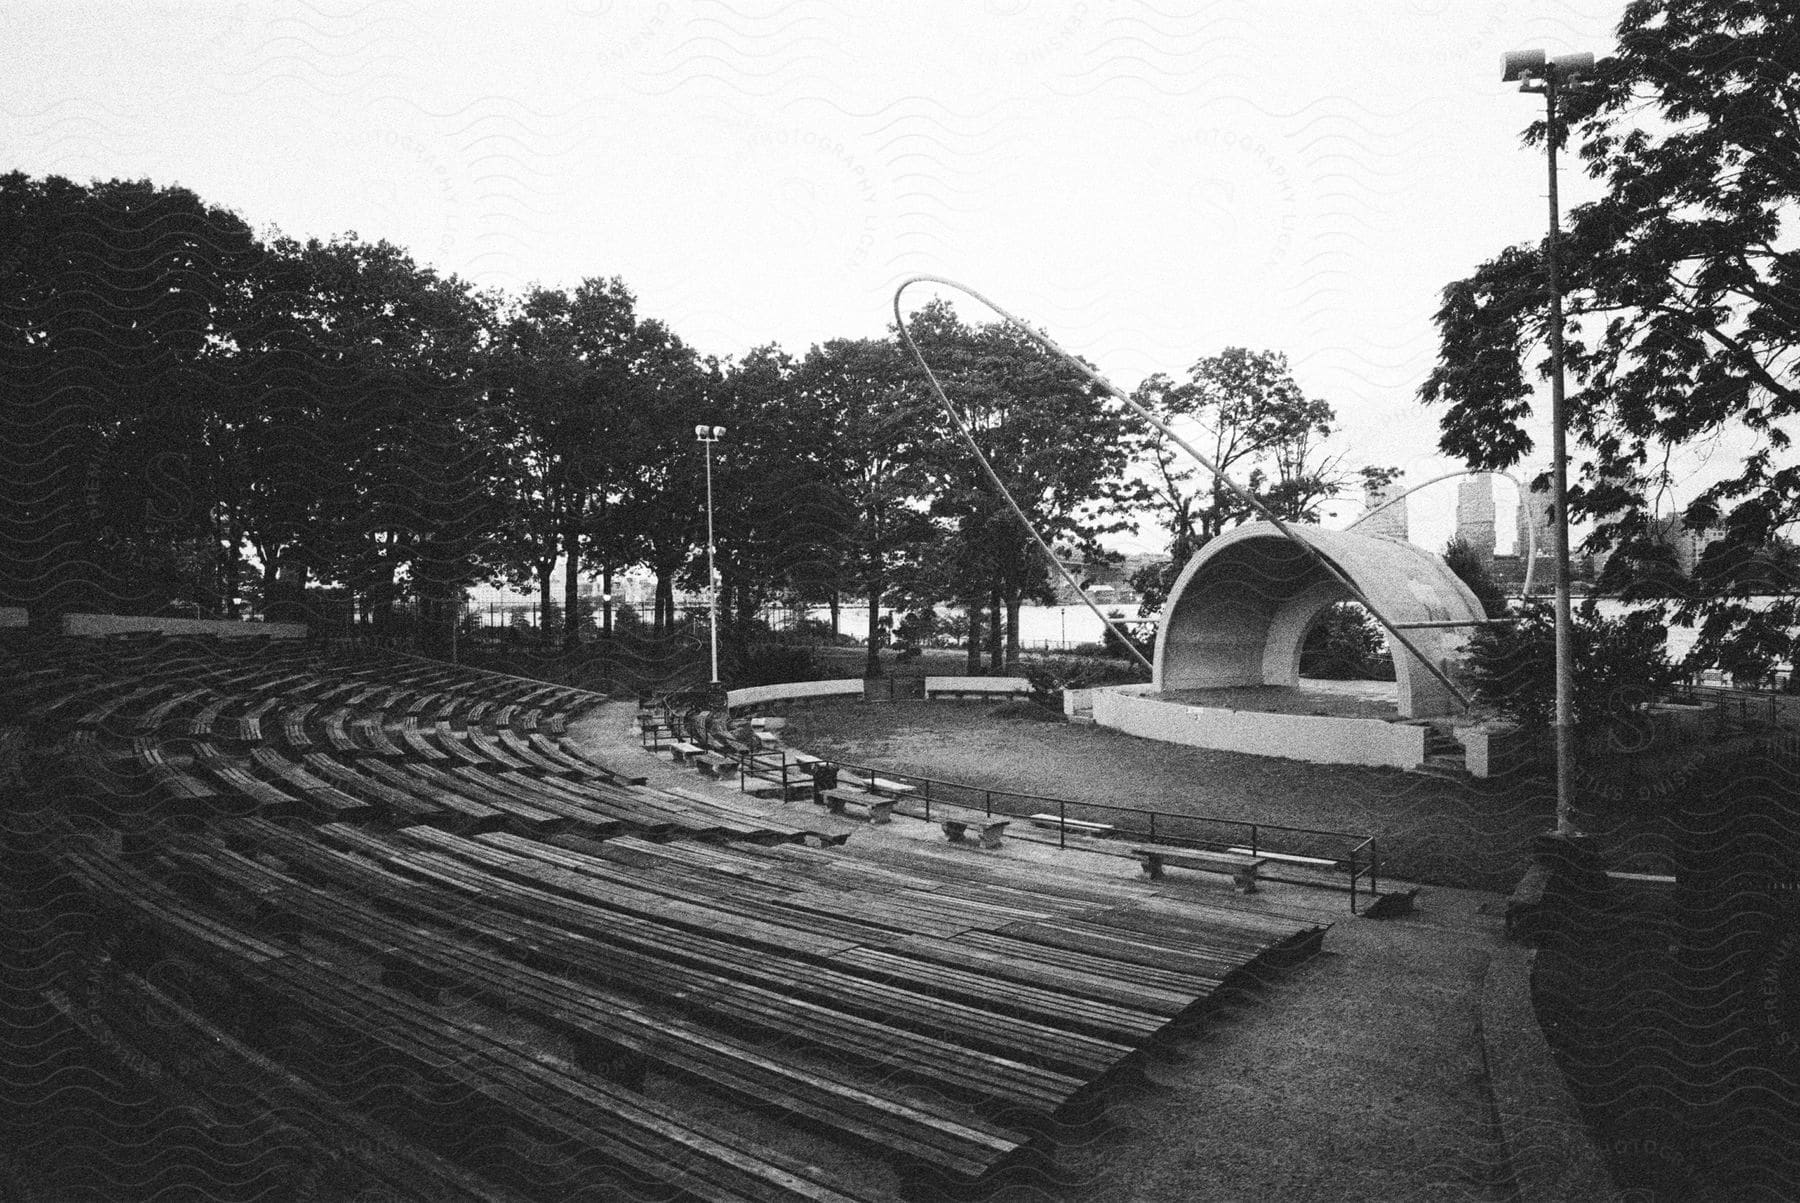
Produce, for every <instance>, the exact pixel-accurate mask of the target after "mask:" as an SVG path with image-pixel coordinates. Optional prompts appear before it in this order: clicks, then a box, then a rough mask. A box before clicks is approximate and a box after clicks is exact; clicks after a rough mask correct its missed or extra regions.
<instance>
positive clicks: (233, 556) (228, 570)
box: [225, 515, 244, 618]
mask: <svg viewBox="0 0 1800 1203" xmlns="http://www.w3.org/2000/svg"><path fill="white" fill-rule="evenodd" d="M225 533H226V538H227V539H229V540H230V543H229V546H227V547H226V548H225V617H227V618H236V617H237V616H238V574H239V571H240V570H241V569H242V567H243V564H242V562H241V560H240V559H239V557H238V548H239V547H240V546H241V545H242V544H243V542H244V531H243V528H242V527H241V526H239V525H238V520H237V517H236V516H235V515H234V516H233V517H232V518H231V519H230V521H229V522H227V523H226V527H225Z"/></svg>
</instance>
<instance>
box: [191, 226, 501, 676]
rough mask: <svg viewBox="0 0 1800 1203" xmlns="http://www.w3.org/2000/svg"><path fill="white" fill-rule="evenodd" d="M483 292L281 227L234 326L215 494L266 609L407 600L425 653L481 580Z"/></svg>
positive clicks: (386, 605)
mask: <svg viewBox="0 0 1800 1203" xmlns="http://www.w3.org/2000/svg"><path fill="white" fill-rule="evenodd" d="M490 303H491V302H490V299H489V298H485V297H482V296H479V295H477V294H476V293H475V292H474V291H473V290H472V289H471V288H470V287H469V286H468V285H467V284H466V283H465V282H463V281H461V280H458V279H457V278H455V277H443V276H440V275H438V274H437V272H435V271H433V270H432V269H430V268H426V267H421V266H419V265H418V264H416V263H414V262H413V260H412V259H411V257H410V256H409V255H407V254H406V253H405V252H404V251H403V250H401V249H400V248H398V247H395V246H393V245H391V244H389V243H387V242H377V243H373V244H370V243H365V242H362V241H360V240H359V239H357V237H356V236H355V235H354V234H347V235H344V236H342V237H339V238H334V239H332V240H330V241H328V242H325V241H320V240H318V239H310V240H308V241H306V242H304V243H301V242H298V241H295V240H293V239H288V238H282V237H279V236H278V237H276V238H275V239H273V240H272V241H271V242H270V243H269V245H268V247H267V248H266V253H265V254H264V256H263V257H262V259H261V260H260V262H259V263H258V265H257V271H256V272H255V273H254V275H253V277H252V279H251V281H250V284H249V287H248V288H247V289H246V290H245V294H244V297H243V300H242V305H241V307H240V308H239V310H238V311H237V313H236V317H237V320H236V321H235V323H234V325H233V326H232V328H231V330H230V332H229V338H230V343H231V346H232V348H233V353H234V364H235V366H236V368H237V373H236V376H235V379H234V397H233V402H234V410H233V419H234V425H233V427H232V435H233V442H232V443H231V454H230V455H229V457H228V458H229V460H230V462H231V463H232V464H233V465H234V466H235V468H236V472H237V476H236V479H235V480H234V482H233V483H234V487H233V488H232V489H231V490H230V491H229V492H228V494H227V496H226V498H225V499H224V504H225V505H226V507H227V509H228V511H229V512H231V513H232V515H233V518H234V521H235V524H236V526H237V527H238V528H239V529H241V530H242V532H243V536H244V538H245V540H246V541H247V542H248V543H249V544H250V546H251V547H252V548H253V549H254V550H255V551H256V554H257V558H258V559H259V561H260V562H261V564H262V569H263V582H262V586H263V595H264V598H265V603H266V604H267V605H269V606H271V607H272V611H273V613H275V614H277V615H280V614H290V615H293V616H302V615H303V614H304V610H303V607H302V601H301V599H302V597H303V595H304V590H305V588H306V585H307V582H308V580H309V579H311V580H317V581H321V582H325V581H337V582H342V583H344V584H345V585H347V586H348V587H349V589H350V590H351V591H352V592H353V593H354V594H355V595H357V596H358V597H360V598H362V599H363V604H364V606H365V608H366V609H367V610H368V612H369V613H370V614H371V616H372V617H373V619H374V621H375V623H376V625H377V627H378V628H381V629H384V630H385V628H386V625H387V624H388V623H389V622H390V621H391V620H392V618H393V612H394V606H395V604H396V603H397V602H399V601H401V600H403V599H404V598H406V597H407V596H409V595H410V596H411V597H413V598H415V599H417V600H418V601H419V602H420V603H421V605H422V606H423V607H424V609H425V611H426V613H425V614H424V618H425V619H426V621H425V623H424V624H423V626H422V627H421V631H420V633H421V635H422V637H423V638H424V640H425V642H426V644H427V646H428V648H429V647H435V646H436V645H437V644H438V643H440V642H442V643H447V642H448V639H449V635H450V626H449V623H450V619H451V604H452V602H453V600H454V596H453V595H458V594H460V590H461V587H462V585H464V584H466V583H467V582H468V581H470V580H472V579H474V577H475V576H477V575H478V572H477V569H476V567H475V563H474V560H475V555H476V550H477V546H478V544H479V543H480V541H481V538H482V534H481V532H482V531H484V530H486V529H487V528H489V527H490V526H491V525H492V523H493V522H494V519H495V517H496V514H495V512H494V511H493V510H492V509H490V507H489V497H488V494H487V492H486V491H485V490H484V489H481V488H479V487H477V486H479V485H480V484H481V483H482V482H484V481H485V480H486V479H487V478H488V476H489V475H490V473H491V468H490V465H489V464H488V462H487V461H488V457H489V453H490V447H489V444H488V442H487V441H486V440H484V439H481V438H479V437H477V434H478V432H479V431H480V430H481V429H482V417H483V400H484V387H485V357H486V349H487V345H488V342H489V338H490V335H491V320H490V318H491V309H490Z"/></svg>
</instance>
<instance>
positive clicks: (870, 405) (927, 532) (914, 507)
mask: <svg viewBox="0 0 1800 1203" xmlns="http://www.w3.org/2000/svg"><path fill="white" fill-rule="evenodd" d="M903 356H904V352H903V351H902V350H901V348H900V347H899V346H898V345H897V344H896V343H895V342H894V341H892V340H880V339H858V340H854V341H853V340H847V339H835V340H833V341H831V342H827V343H825V344H823V345H822V346H815V347H814V348H813V349H812V350H811V351H810V352H809V353H808V354H807V356H806V359H805V360H804V361H803V362H802V363H801V364H800V365H799V367H798V368H797V370H796V371H795V374H794V379H793V382H792V383H793V394H794V404H796V405H797V406H799V408H800V411H801V412H802V413H803V414H805V415H807V416H808V417H809V418H810V419H811V421H812V422H813V423H814V425H813V427H812V430H811V432H810V437H811V438H813V439H814V440H816V446H817V450H818V455H817V462H818V468H819V475H818V476H817V478H816V479H815V480H814V482H813V487H812V488H810V489H808V490H806V491H805V493H803V494H802V498H803V499H804V500H807V501H810V502H811V504H810V505H795V506H793V507H792V508H791V509H790V511H789V512H790V514H791V515H792V517H791V518H790V522H791V523H792V524H793V525H795V526H797V527H799V528H800V529H799V530H797V531H796V532H795V534H796V537H797V541H809V542H810V544H811V548H810V550H812V551H813V552H814V553H815V554H817V555H818V559H817V560H816V561H802V562H801V563H799V564H797V565H796V566H795V569H796V572H795V576H794V577H793V578H791V579H794V582H795V584H796V585H803V584H807V585H809V584H812V583H813V580H812V579H809V577H811V576H813V575H814V574H817V577H818V578H822V579H824V580H827V581H831V582H832V583H834V584H835V583H836V582H837V581H842V582H843V583H844V584H845V585H847V586H848V587H850V588H854V589H856V590H858V591H859V592H860V593H861V594H862V596H863V597H864V598H865V599H866V600H867V602H868V606H869V630H868V659H867V663H866V665H865V669H864V671H865V674H866V675H868V676H878V675H880V672H881V659H880V654H879V642H880V641H879V638H878V633H879V631H880V627H881V608H882V601H883V599H884V598H885V597H886V596H887V595H888V593H889V592H890V590H892V589H893V588H894V587H895V586H900V585H904V584H905V583H906V581H905V576H906V575H907V574H908V573H909V572H911V571H912V570H913V569H914V568H915V567H916V566H917V561H918V558H919V556H920V554H921V552H922V551H923V550H924V549H925V548H926V546H927V545H928V544H929V543H930V541H931V540H932V537H933V535H934V533H935V532H934V530H933V528H932V526H931V522H930V518H929V516H928V514H927V512H926V497H925V489H926V486H927V480H926V477H925V474H924V470H923V466H922V462H921V456H922V449H923V446H924V444H925V441H926V440H927V439H928V437H929V434H930V427H929V425H927V423H926V418H927V414H925V413H922V412H921V405H922V398H921V394H920V392H919V390H918V389H917V387H916V385H915V382H914V381H913V380H912V372H911V371H910V370H909V369H910V368H911V365H910V364H909V363H907V362H906V361H905V360H904V359H903ZM804 591H806V592H810V590H804Z"/></svg>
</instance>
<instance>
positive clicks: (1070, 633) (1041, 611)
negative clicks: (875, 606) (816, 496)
mask: <svg viewBox="0 0 1800 1203" xmlns="http://www.w3.org/2000/svg"><path fill="white" fill-rule="evenodd" d="M1580 604H1581V599H1579V598H1577V599H1576V605H1580ZM1101 609H1102V610H1103V611H1105V612H1106V613H1108V614H1113V613H1115V612H1116V613H1118V614H1121V615H1123V616H1124V621H1125V622H1126V623H1135V622H1138V621H1144V620H1140V619H1138V617H1137V603H1136V602H1131V603H1120V604H1116V605H1111V604H1106V603H1102V604H1101ZM1631 609H1632V607H1631V606H1628V605H1626V604H1625V603H1623V602H1618V601H1611V600H1604V599H1603V600H1602V601H1601V602H1600V613H1601V614H1603V615H1605V616H1607V617H1609V618H1616V617H1618V616H1620V615H1622V614H1626V613H1628V612H1630V610H1631ZM866 614H867V610H866V609H861V608H859V609H855V610H852V609H850V608H847V607H846V608H845V609H844V611H843V612H842V616H841V617H840V619H839V622H838V629H839V630H841V631H843V632H844V633H845V634H847V635H855V636H858V637H860V636H862V635H863V634H864V633H865V632H866V631H867V630H868V619H867V617H866ZM810 616H811V617H814V618H821V619H825V620H827V621H829V620H830V618H831V612H830V611H829V610H822V609H821V610H814V611H812V612H811V615H810ZM1115 621H1117V620H1115ZM1104 634H1105V627H1104V626H1103V625H1102V624H1101V622H1100V619H1099V618H1098V617H1097V616H1096V615H1095V614H1094V612H1093V611H1092V610H1090V609H1088V608H1087V607H1086V606H1084V605H1081V604H1079V603H1077V604H1075V605H1070V606H1022V607H1020V610H1019V642H1020V643H1021V645H1023V646H1025V647H1027V648H1042V649H1046V650H1056V649H1068V648H1073V647H1075V646H1077V645H1080V644H1083V643H1099V642H1100V641H1101V639H1102V638H1103V636H1104ZM1694 639H1695V631H1694V630H1693V629H1692V628H1690V627H1678V626H1671V627H1670V628H1669V633H1668V639H1667V644H1666V646H1667V648H1668V652H1669V657H1670V659H1673V660H1680V659H1681V658H1682V657H1683V656H1685V655H1687V653H1688V652H1689V651H1690V650H1691V649H1692V648H1693V646H1694Z"/></svg>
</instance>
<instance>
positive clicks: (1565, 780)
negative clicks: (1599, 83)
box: [1501, 50, 1594, 836]
mask: <svg viewBox="0 0 1800 1203" xmlns="http://www.w3.org/2000/svg"><path fill="white" fill-rule="evenodd" d="M1593 66H1594V56H1593V55H1591V54H1585V53H1584V54H1559V55H1557V56H1556V57H1555V58H1553V59H1546V58H1545V57H1544V52H1543V51H1542V50H1515V51H1512V52H1510V53H1508V54H1507V55H1506V56H1505V57H1504V58H1503V59H1502V60H1501V79H1502V80H1504V81H1505V82H1507V83H1511V82H1513V81H1515V80H1516V81H1518V84H1519V91H1521V92H1542V93H1543V94H1544V112H1545V123H1544V150H1545V153H1546V155H1547V156H1548V159H1549V171H1550V232H1549V236H1548V237H1547V238H1546V239H1545V240H1544V267H1545V274H1546V275H1547V276H1548V278H1549V284H1550V511H1551V512H1550V531H1551V536H1552V543H1553V544H1554V553H1555V567H1556V599H1555V609H1556V834H1557V835H1559V836H1572V835H1574V834H1575V818H1574V803H1573V794H1574V752H1575V747H1574V744H1575V718H1574V696H1575V663H1574V623H1573V620H1572V619H1571V617H1570V613H1569V462H1568V424H1569V423H1568V417H1569V415H1568V406H1567V403H1566V401H1565V399H1564V395H1563V328H1562V327H1563V312H1562V275H1561V271H1560V267H1559V265H1558V263H1557V259H1556V252H1557V235H1558V229H1559V227H1560V225H1561V217H1560V215H1559V214H1558V212H1557V206H1556V144H1557V142H1558V141H1560V139H1561V132H1562V131H1561V127H1560V126H1559V124H1558V115H1557V109H1556V100H1557V97H1558V96H1559V95H1561V94H1562V93H1564V92H1566V91H1569V90H1571V89H1572V88H1574V87H1578V86H1579V83H1580V79H1581V76H1582V75H1584V74H1585V73H1587V72H1588V71H1591V70H1593Z"/></svg>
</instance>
